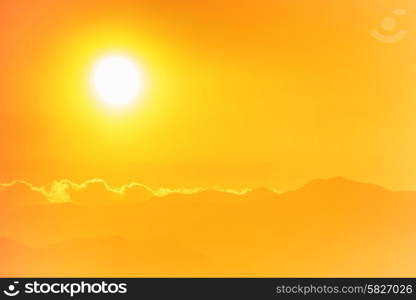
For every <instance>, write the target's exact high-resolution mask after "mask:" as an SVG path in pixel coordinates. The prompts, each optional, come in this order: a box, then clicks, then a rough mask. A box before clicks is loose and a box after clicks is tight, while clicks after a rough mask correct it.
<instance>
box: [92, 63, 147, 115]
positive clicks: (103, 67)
mask: <svg viewBox="0 0 416 300" xmlns="http://www.w3.org/2000/svg"><path fill="white" fill-rule="evenodd" d="M92 81H93V86H94V90H95V93H96V94H97V96H98V98H99V99H100V100H101V101H103V102H105V103H106V104H108V105H110V106H113V107H121V106H125V105H127V104H130V103H131V102H132V101H133V100H135V99H136V98H137V97H138V95H139V93H140V91H141V89H142V87H143V79H142V76H141V74H140V72H139V69H138V68H137V65H136V64H135V63H134V61H133V60H132V59H130V58H129V57H127V56H123V55H109V56H106V57H103V58H101V59H100V60H99V61H98V62H97V63H96V65H95V66H94V69H93V74H92Z"/></svg>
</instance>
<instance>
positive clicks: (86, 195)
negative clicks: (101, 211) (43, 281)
mask: <svg viewBox="0 0 416 300" xmlns="http://www.w3.org/2000/svg"><path fill="white" fill-rule="evenodd" d="M206 190H215V191H220V192H225V193H231V194H244V193H246V192H248V191H250V189H243V190H232V189H225V188H222V187H219V186H216V187H214V188H212V189H207V188H182V189H171V188H158V189H152V188H150V187H148V186H146V185H144V184H141V183H137V182H132V183H128V184H125V185H121V186H117V187H112V186H110V185H109V184H108V183H107V182H106V181H105V180H103V179H100V178H94V179H89V180H86V181H84V182H81V183H75V182H73V181H71V180H68V179H62V180H55V181H53V182H52V183H50V184H47V185H44V186H35V185H33V184H31V183H29V182H27V181H24V180H14V181H12V182H10V183H0V199H3V198H5V199H9V201H11V202H14V201H16V202H19V203H21V204H23V203H26V204H33V205H35V204H39V203H42V204H47V203H68V202H72V203H78V204H82V203H83V204H87V203H90V204H97V203H111V202H112V201H143V200H146V199H149V198H151V197H153V196H158V197H161V196H166V195H169V194H173V193H175V194H176V193H179V194H195V193H199V192H203V191H206ZM13 199H15V200H13ZM32 200H33V201H32ZM41 200H42V201H41ZM45 200H47V201H45Z"/></svg>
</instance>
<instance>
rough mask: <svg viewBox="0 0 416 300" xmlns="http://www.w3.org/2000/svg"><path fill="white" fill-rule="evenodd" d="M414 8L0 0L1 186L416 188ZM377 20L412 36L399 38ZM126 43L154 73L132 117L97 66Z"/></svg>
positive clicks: (322, 0) (356, 0)
mask: <svg viewBox="0 0 416 300" xmlns="http://www.w3.org/2000/svg"><path fill="white" fill-rule="evenodd" d="M398 8H401V9H405V10H406V14H405V15H395V14H394V13H393V11H394V9H398ZM415 9H416V2H415V1H413V0H405V1H397V0H396V1H392V0H390V1H388V0H385V1H379V0H377V1H376V0H373V1H362V0H349V1H347V0H345V1H341V0H340V1H331V0H314V1H309V0H303V1H302V0H295V1H293V0H284V1H272V0H269V1H266V0H260V1H243V0H239V1H237V0H235V1H234V0H232V1H231V0H229V1H189V0H182V1H178V0H175V1H150V0H147V1H124V0H123V1H121V0H120V1H107V0H105V1H102V0H100V1H95V0H94V1H81V0H71V1H53V0H48V1H46V0H42V1H40V0H39V1H21V0H15V1H12V0H9V1H1V3H0V41H1V47H0V68H1V73H0V101H1V102H0V105H1V106H0V181H2V182H7V181H11V180H13V179H24V180H29V181H31V182H33V183H37V184H43V183H47V182H49V181H52V180H55V179H61V178H68V179H71V180H74V181H82V180H85V179H89V178H96V177H98V178H103V179H105V180H107V181H108V182H110V183H112V184H123V183H126V182H131V181H137V182H142V183H144V184H147V185H151V186H167V187H193V186H202V187H209V186H213V185H222V186H225V187H235V188H241V187H257V186H270V187H274V188H277V189H281V190H286V189H291V188H295V187H298V186H300V185H302V184H304V183H306V182H307V181H309V180H311V179H314V178H321V177H332V176H346V177H349V178H352V179H356V180H361V181H366V182H373V183H377V184H380V185H383V186H386V187H390V188H393V189H416V168H415V166H416V155H414V153H416V142H415V138H414V134H415V129H416V117H415V114H416V97H415V96H416V89H415V83H416V81H415V80H416V76H415V75H416V60H415V59H414V55H415V49H416V47H415V46H416V30H415V29H416V21H415V20H416V18H415V15H414V14H416V10H415ZM387 16H391V17H394V18H395V20H396V21H397V26H396V28H394V30H392V33H390V32H386V30H384V29H383V28H382V27H381V21H382V20H383V18H384V17H387ZM372 29H377V30H379V31H380V32H381V33H383V34H386V35H387V34H389V35H390V34H393V33H396V32H398V31H399V30H401V29H404V30H406V31H407V32H408V33H407V35H406V36H405V38H404V39H403V40H401V41H399V42H397V43H391V44H388V43H383V42H380V41H378V40H376V39H375V38H373V37H372V36H371V35H370V30H372ZM383 30H384V31H383ZM115 50H116V51H121V52H125V53H128V54H129V55H132V56H133V57H135V58H136V61H137V63H138V64H139V65H140V66H141V69H142V70H143V72H144V74H145V78H146V89H145V93H144V94H143V95H142V97H141V98H140V102H138V103H137V104H136V105H134V106H132V107H131V108H129V109H128V110H126V111H123V112H114V111H111V110H108V109H103V107H102V106H101V105H100V104H99V103H98V102H97V99H96V98H95V97H94V95H93V94H92V93H91V87H90V76H91V68H92V65H93V64H94V62H95V61H96V60H97V59H98V57H100V56H101V55H104V54H106V53H108V52H111V51H115Z"/></svg>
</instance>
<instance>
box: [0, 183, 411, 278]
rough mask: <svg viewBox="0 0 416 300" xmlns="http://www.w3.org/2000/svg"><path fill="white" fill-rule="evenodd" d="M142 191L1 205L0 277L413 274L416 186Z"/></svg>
mask: <svg viewBox="0 0 416 300" xmlns="http://www.w3.org/2000/svg"><path fill="white" fill-rule="evenodd" d="M98 190H100V187H99V186H98ZM137 191H138V195H139V196H138V197H139V198H140V200H137V201H135V200H134V199H132V198H130V199H129V201H126V199H125V198H123V195H119V194H117V195H118V197H117V198H116V199H112V200H109V199H107V200H105V201H104V203H103V202H100V201H99V198H95V199H92V201H87V200H88V199H85V201H74V202H71V203H62V204H48V205H45V204H44V203H43V202H42V204H39V205H32V204H34V203H32V204H31V205H27V206H16V207H14V208H13V209H3V210H1V213H0V214H1V216H0V217H1V219H0V236H3V237H6V238H8V239H2V240H0V253H2V255H3V258H2V261H1V262H2V264H1V266H2V267H1V268H0V275H3V276H8V275H10V274H11V273H12V274H14V275H16V276H18V275H27V276H29V275H30V276H46V275H48V274H49V275H51V276H52V274H66V275H68V276H69V275H83V276H100V275H102V276H107V275H108V276H110V275H114V276H115V275H120V276H123V275H124V276H149V274H151V275H154V276H180V275H184V276H204V275H205V276H207V275H215V276H415V275H416V274H415V273H416V272H415V271H414V270H415V267H416V262H415V259H414V253H415V251H416V237H415V236H414V230H413V228H414V227H415V226H416V221H415V220H416V218H415V213H416V192H392V191H389V190H387V189H384V188H382V187H379V186H376V185H372V184H365V183H359V182H355V181H351V180H348V179H345V178H341V177H337V178H333V179H327V180H314V181H312V182H310V183H309V184H307V185H305V186H304V187H302V188H300V189H298V190H295V191H290V192H286V193H274V192H273V191H271V190H268V189H264V188H261V189H257V190H253V191H251V192H248V193H246V194H242V195H239V194H234V193H226V192H220V191H213V190H208V191H200V192H196V193H192V194H181V193H172V194H169V195H166V196H161V197H158V196H154V195H151V194H149V192H148V191H145V190H141V189H140V188H139V189H138V190H137ZM104 192H108V191H107V190H106V189H104ZM1 193H2V191H0V195H1ZM98 194H99V193H98ZM98 194H97V193H96V190H95V192H93V193H92V195H93V196H92V197H98ZM0 199H3V198H0ZM123 199H124V200H123ZM86 201H87V202H88V204H86ZM24 203H30V201H24ZM114 236H118V238H111V237H114ZM106 237H109V238H106ZM13 240H16V241H20V242H23V243H25V244H27V245H30V247H26V246H23V245H22V244H20V243H16V242H14V241H13ZM91 272H93V273H91Z"/></svg>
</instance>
